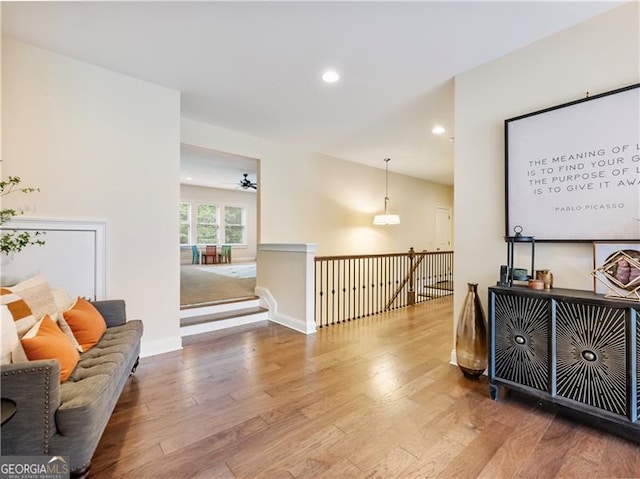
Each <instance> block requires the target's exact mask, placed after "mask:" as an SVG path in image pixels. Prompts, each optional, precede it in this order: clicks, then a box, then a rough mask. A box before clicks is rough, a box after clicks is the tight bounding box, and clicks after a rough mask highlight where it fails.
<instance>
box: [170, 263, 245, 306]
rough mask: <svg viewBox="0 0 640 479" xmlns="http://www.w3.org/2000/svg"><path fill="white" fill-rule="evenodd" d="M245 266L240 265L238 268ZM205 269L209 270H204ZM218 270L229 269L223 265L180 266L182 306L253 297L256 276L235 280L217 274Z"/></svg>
mask: <svg viewBox="0 0 640 479" xmlns="http://www.w3.org/2000/svg"><path fill="white" fill-rule="evenodd" d="M241 266H243V265H242V264H238V268H240V267H241ZM203 268H207V269H206V270H203ZM216 268H229V266H222V265H209V266H206V267H205V266H201V265H191V264H183V265H181V266H180V306H181V307H184V306H187V305H193V304H200V303H208V302H215V301H225V300H230V299H238V298H245V297H247V296H253V295H254V294H255V293H254V290H255V287H256V278H255V274H254V276H253V277H248V278H235V277H232V276H228V275H223V274H217V273H215V270H216Z"/></svg>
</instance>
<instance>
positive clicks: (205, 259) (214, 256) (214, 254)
mask: <svg viewBox="0 0 640 479" xmlns="http://www.w3.org/2000/svg"><path fill="white" fill-rule="evenodd" d="M209 258H211V263H217V262H218V249H217V247H216V246H215V245H207V246H205V247H204V253H202V264H210V263H209Z"/></svg>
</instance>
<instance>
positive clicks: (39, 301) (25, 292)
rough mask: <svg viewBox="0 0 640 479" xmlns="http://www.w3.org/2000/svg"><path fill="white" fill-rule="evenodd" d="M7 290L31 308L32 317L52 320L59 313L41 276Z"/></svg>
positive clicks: (49, 288) (48, 287)
mask: <svg viewBox="0 0 640 479" xmlns="http://www.w3.org/2000/svg"><path fill="white" fill-rule="evenodd" d="M8 289H9V290H10V291H13V292H14V293H16V294H17V295H18V296H20V297H21V298H22V299H24V300H25V302H26V303H27V304H28V305H29V307H30V308H31V311H32V312H33V316H34V317H36V318H38V319H39V318H42V317H43V316H44V315H45V314H48V315H49V316H51V318H52V319H54V318H55V316H56V315H57V312H58V311H59V309H58V307H57V306H56V302H55V299H54V298H53V294H51V287H50V286H49V284H48V283H47V281H46V280H45V278H44V276H42V275H38V276H34V277H33V278H30V279H27V280H26V281H22V282H21V283H18V284H16V285H15V286H11V287H10V288H8ZM18 336H20V332H18Z"/></svg>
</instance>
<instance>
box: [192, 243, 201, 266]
mask: <svg viewBox="0 0 640 479" xmlns="http://www.w3.org/2000/svg"><path fill="white" fill-rule="evenodd" d="M191 264H200V251H198V247H197V246H196V245H192V246H191Z"/></svg>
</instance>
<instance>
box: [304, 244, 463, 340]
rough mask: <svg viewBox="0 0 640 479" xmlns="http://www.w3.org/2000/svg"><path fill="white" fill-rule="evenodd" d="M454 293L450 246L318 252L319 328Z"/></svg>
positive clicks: (316, 305)
mask: <svg viewBox="0 0 640 479" xmlns="http://www.w3.org/2000/svg"><path fill="white" fill-rule="evenodd" d="M451 294H453V251H435V252H426V251H423V252H419V253H416V252H415V251H414V250H413V248H411V249H409V251H408V252H407V253H389V254H371V255H347V256H318V257H316V258H315V322H316V325H317V327H320V328H321V327H323V326H328V325H329V324H336V323H341V322H344V321H351V320H354V319H359V318H363V317H366V316H371V315H373V314H377V313H381V312H383V311H389V310H392V309H397V308H402V307H405V306H410V305H413V304H416V303H422V302H424V301H428V300H431V299H435V298H439V297H442V296H447V295H451Z"/></svg>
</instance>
